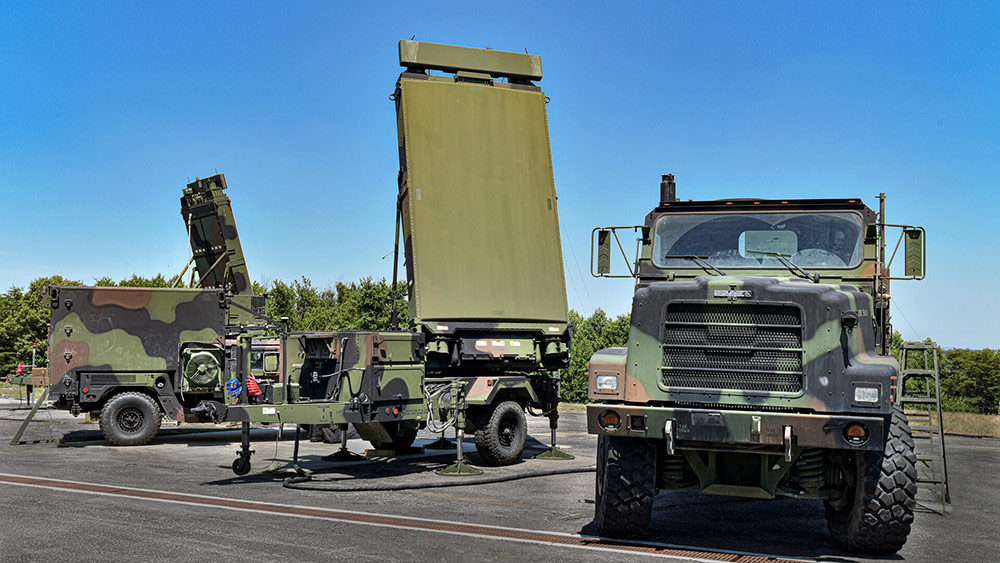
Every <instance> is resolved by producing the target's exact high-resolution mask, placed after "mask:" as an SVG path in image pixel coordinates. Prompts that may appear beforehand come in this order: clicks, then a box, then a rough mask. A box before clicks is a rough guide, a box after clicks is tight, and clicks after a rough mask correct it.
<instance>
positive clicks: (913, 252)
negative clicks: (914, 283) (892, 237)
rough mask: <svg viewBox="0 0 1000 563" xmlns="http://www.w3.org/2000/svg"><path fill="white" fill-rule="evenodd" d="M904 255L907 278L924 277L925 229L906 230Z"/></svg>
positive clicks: (904, 233) (904, 232) (904, 269)
mask: <svg viewBox="0 0 1000 563" xmlns="http://www.w3.org/2000/svg"><path fill="white" fill-rule="evenodd" d="M903 237H904V239H905V240H904V247H903V254H904V256H905V259H906V263H905V265H904V267H903V271H904V273H905V274H906V275H907V276H912V277H915V278H919V277H922V276H923V275H924V231H923V229H904V230H903Z"/></svg>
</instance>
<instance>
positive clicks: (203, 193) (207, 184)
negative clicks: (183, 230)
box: [178, 174, 253, 295]
mask: <svg viewBox="0 0 1000 563" xmlns="http://www.w3.org/2000/svg"><path fill="white" fill-rule="evenodd" d="M227 187H228V186H227V185H226V177H225V175H223V174H216V175H215V176H211V177H209V178H205V179H200V178H196V179H195V181H194V182H191V183H190V184H188V185H187V188H185V189H184V195H183V196H182V197H181V216H182V217H183V218H184V222H185V225H186V226H187V230H188V238H189V239H190V244H191V259H190V260H189V261H188V264H187V266H185V271H186V270H187V268H188V267H190V265H191V262H194V264H195V270H196V271H197V272H198V276H199V277H198V280H197V284H194V283H193V284H191V285H197V286H201V287H218V288H223V289H228V290H229V291H230V292H231V293H233V294H234V295H253V284H252V283H251V281H250V273H249V272H248V271H247V264H246V260H245V259H244V258H243V245H242V244H240V234H239V231H237V230H236V218H235V217H234V216H233V207H232V203H231V202H230V200H229V196H227V195H226V194H225V193H223V190H225V189H226V188H227ZM183 277H184V272H182V273H181V275H180V277H179V278H178V279H180V278H183Z"/></svg>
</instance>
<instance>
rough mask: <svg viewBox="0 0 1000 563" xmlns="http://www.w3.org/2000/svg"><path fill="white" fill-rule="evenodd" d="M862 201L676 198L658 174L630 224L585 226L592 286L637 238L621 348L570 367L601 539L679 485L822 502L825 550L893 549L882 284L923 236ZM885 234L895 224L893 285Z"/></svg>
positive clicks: (905, 522) (891, 387)
mask: <svg viewBox="0 0 1000 563" xmlns="http://www.w3.org/2000/svg"><path fill="white" fill-rule="evenodd" d="M880 202H881V205H880V212H879V213H878V214H876V213H875V212H873V211H872V210H871V209H869V208H868V207H866V206H865V205H864V204H863V203H862V202H861V201H860V200H858V199H815V200H763V199H745V200H744V199H730V200H721V201H679V200H678V199H677V198H676V197H675V184H674V181H673V176H672V175H666V176H664V178H663V182H662V184H661V197H660V204H659V205H658V206H657V207H656V208H655V209H654V210H653V211H652V212H650V213H649V215H647V216H646V220H645V223H644V224H643V225H641V226H637V227H608V228H602V229H595V232H594V234H595V240H596V249H597V264H596V270H597V271H596V273H595V275H597V276H613V274H611V268H610V263H611V255H612V253H614V254H618V253H619V251H620V252H621V254H622V255H623V256H624V255H625V254H626V253H625V250H624V249H625V246H624V245H623V244H622V243H621V237H619V232H622V231H628V232H634V233H637V234H638V241H637V244H638V255H637V256H636V259H635V261H634V262H633V263H632V264H629V268H630V272H629V273H628V274H627V275H624V277H632V276H634V278H635V281H636V285H635V296H634V299H633V302H632V317H631V327H630V331H629V340H628V346H627V347H625V348H609V349H605V350H601V351H599V352H597V353H596V354H594V356H593V358H592V359H591V361H590V363H589V368H588V378H589V396H590V398H591V399H596V400H598V401H600V403H598V404H591V405H588V407H587V426H588V430H589V431H590V432H591V433H593V434H597V435H598V472H597V488H596V511H595V520H596V523H597V525H598V527H599V528H600V531H601V533H602V534H604V535H610V536H634V535H639V534H642V533H643V532H645V530H646V529H647V527H648V526H649V524H650V519H651V510H652V506H653V497H654V496H655V494H656V492H657V490H658V489H695V490H701V491H702V492H704V493H707V494H716V495H729V496H742V497H751V498H762V499H768V498H773V497H775V496H778V495H781V496H787V497H794V498H812V499H822V500H823V501H824V502H825V505H826V515H827V521H828V524H829V529H830V532H831V534H832V536H833V538H834V540H835V541H836V542H837V543H838V544H839V545H841V546H843V547H845V548H847V549H850V550H857V551H863V552H871V553H892V552H895V551H897V550H898V549H899V548H900V547H901V546H902V545H903V543H904V542H905V541H906V537H907V534H908V533H909V531H910V524H911V522H912V520H913V508H914V502H915V501H914V496H915V494H916V482H915V480H916V472H915V467H914V464H915V457H914V452H913V441H912V439H911V436H910V429H909V427H908V425H907V420H906V416H905V415H904V414H903V411H902V409H901V408H900V407H899V405H897V404H896V402H895V397H896V393H897V382H898V377H899V366H898V365H897V362H896V360H895V359H894V358H892V357H891V356H890V355H888V354H889V349H888V347H889V341H890V335H891V327H890V325H889V281H890V279H921V278H922V277H923V275H924V261H923V254H924V252H923V251H924V238H925V237H924V231H923V229H922V228H920V227H911V226H907V225H889V224H887V223H886V222H885V204H884V195H882V196H880ZM887 227H901V228H902V233H901V235H900V242H903V243H904V248H905V251H904V254H905V267H904V270H905V276H904V277H901V278H891V277H890V274H889V264H891V262H892V259H891V258H890V259H889V260H888V261H887V260H886V228H887ZM900 242H897V243H896V249H897V250H898V248H899V245H900ZM895 253H896V251H895V250H894V251H893V257H894V256H895ZM626 262H628V260H626Z"/></svg>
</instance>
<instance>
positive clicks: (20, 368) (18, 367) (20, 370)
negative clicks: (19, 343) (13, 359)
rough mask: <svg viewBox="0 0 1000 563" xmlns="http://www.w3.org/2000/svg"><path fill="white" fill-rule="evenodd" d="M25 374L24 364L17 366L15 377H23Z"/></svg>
mask: <svg viewBox="0 0 1000 563" xmlns="http://www.w3.org/2000/svg"><path fill="white" fill-rule="evenodd" d="M23 372H24V362H21V363H19V364H17V370H16V371H14V375H21V373H23Z"/></svg>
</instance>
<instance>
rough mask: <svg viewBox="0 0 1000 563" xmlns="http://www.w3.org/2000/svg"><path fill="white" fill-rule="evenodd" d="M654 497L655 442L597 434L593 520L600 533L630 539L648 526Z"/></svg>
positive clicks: (639, 534)
mask: <svg viewBox="0 0 1000 563" xmlns="http://www.w3.org/2000/svg"><path fill="white" fill-rule="evenodd" d="M655 496H656V442H654V441H653V440H645V439H642V438H624V437H621V436H606V435H604V434H601V435H599V436H598V437H597V486H596V491H595V495H594V521H595V523H596V524H597V528H598V530H600V532H599V533H600V534H601V535H602V536H610V537H615V538H631V537H636V536H641V535H643V534H645V533H646V530H647V529H649V522H650V520H651V519H652V515H653V498H654V497H655Z"/></svg>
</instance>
